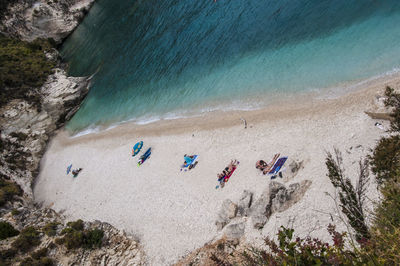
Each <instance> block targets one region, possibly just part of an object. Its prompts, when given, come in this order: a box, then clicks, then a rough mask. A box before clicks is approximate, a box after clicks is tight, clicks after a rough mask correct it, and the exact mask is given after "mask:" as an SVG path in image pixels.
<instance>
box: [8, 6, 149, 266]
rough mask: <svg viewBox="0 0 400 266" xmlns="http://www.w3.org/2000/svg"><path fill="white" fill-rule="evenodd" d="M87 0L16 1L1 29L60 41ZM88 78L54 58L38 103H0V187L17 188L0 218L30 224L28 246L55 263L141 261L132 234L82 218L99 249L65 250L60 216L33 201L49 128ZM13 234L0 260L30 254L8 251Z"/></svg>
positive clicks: (37, 91)
mask: <svg viewBox="0 0 400 266" xmlns="http://www.w3.org/2000/svg"><path fill="white" fill-rule="evenodd" d="M92 3H93V0H83V1H78V0H58V1H56V0H54V2H53V1H47V2H45V1H30V0H28V1H19V2H17V3H15V4H13V5H12V6H10V7H9V10H8V12H6V15H5V16H4V17H3V18H2V21H1V23H2V25H1V26H0V29H1V31H2V32H3V33H6V34H8V35H11V36H14V37H17V38H21V39H23V40H27V41H31V40H33V39H35V38H53V39H54V40H56V41H57V42H61V41H62V40H63V39H64V38H65V37H66V36H67V35H68V34H70V33H71V31H72V30H73V29H74V28H75V27H76V26H77V25H78V22H79V21H80V20H81V19H82V18H83V16H84V14H85V13H86V12H87V11H88V10H89V8H90V6H91V4H92ZM46 56H48V57H51V58H57V57H58V52H57V51H55V50H53V51H52V52H48V54H46ZM89 83H90V79H89V78H87V77H68V76H67V74H66V72H65V71H64V70H63V69H62V66H61V64H60V63H58V65H57V67H56V68H55V69H54V73H53V74H51V75H50V76H49V77H48V78H47V81H46V82H45V83H44V85H43V86H42V87H40V88H32V89H31V91H30V93H31V94H34V96H35V97H37V98H39V99H40V104H39V106H38V105H37V104H36V105H35V104H33V103H31V102H29V101H27V100H26V99H18V98H17V99H14V100H12V101H10V102H8V103H7V104H6V105H4V106H2V107H1V108H0V147H1V149H0V177H1V182H3V183H1V184H0V188H1V187H2V186H4V184H6V183H7V184H8V183H9V182H15V183H16V184H18V185H19V187H20V188H21V190H22V193H16V194H15V195H14V196H11V198H12V199H10V198H7V201H6V202H5V204H3V205H1V204H0V222H8V223H10V224H11V225H12V226H13V227H14V228H16V229H17V230H20V231H21V230H23V229H25V228H27V227H30V226H32V227H34V228H35V229H36V230H37V231H38V232H39V239H40V244H37V245H32V247H30V249H29V251H32V252H34V251H37V250H40V249H46V250H47V254H46V256H47V257H49V258H50V259H53V261H56V262H57V264H58V265H72V264H76V265H121V264H123V265H134V264H139V265H140V264H144V262H145V256H144V253H143V251H142V249H141V247H140V245H139V244H138V242H137V241H136V240H135V239H133V238H132V237H130V236H127V235H126V234H125V233H124V232H122V231H120V230H118V229H116V228H114V227H112V226H111V225H109V224H107V223H102V222H98V221H96V222H85V223H84V229H85V230H92V229H94V228H97V229H100V230H102V231H103V232H104V237H103V238H102V241H101V242H102V244H101V247H100V248H96V249H83V248H74V249H73V250H72V251H71V250H69V249H67V248H66V245H63V244H60V243H57V240H56V239H57V238H60V239H61V238H62V237H63V236H65V233H62V231H63V230H64V229H66V230H68V228H67V227H68V225H67V224H66V221H65V217H63V216H62V215H61V214H59V213H56V212H55V211H53V210H51V209H49V208H43V207H41V206H38V205H37V204H35V202H34V200H33V198H34V196H33V193H32V186H33V184H34V180H35V177H36V176H37V174H38V172H39V167H40V160H41V158H42V156H43V154H44V152H45V149H46V145H47V143H48V141H49V139H50V138H51V136H52V135H53V134H54V132H55V131H56V130H57V129H58V128H60V127H62V126H63V125H64V123H65V121H67V120H69V119H70V118H71V117H72V115H73V114H74V113H75V112H76V111H77V110H78V109H79V105H80V103H81V102H82V100H83V99H84V98H85V96H86V94H87V93H88V91H89ZM4 182H6V183H4ZM0 192H1V193H3V190H2V191H0ZM1 193H0V194H1ZM7 193H8V192H7ZM10 193H11V192H10ZM0 196H2V197H3V196H4V193H3V195H0ZM48 225H54V234H52V235H48V234H47V233H46V230H47V229H46V226H47V227H48ZM64 231H65V230H64ZM16 238H17V237H10V238H7V239H5V240H0V257H5V256H3V255H4V254H7V256H8V255H9V254H14V253H15V252H16V253H15V256H14V255H10V258H0V264H2V263H4V262H5V263H6V264H16V263H18V262H19V261H22V260H23V259H26V258H27V256H28V255H29V253H28V252H21V251H18V250H17V251H15V249H14V251H12V252H11V251H10V250H12V243H13V242H15V240H16ZM56 243H57V244H56ZM30 254H33V253H30ZM33 256H34V255H32V257H33ZM4 260H5V261H4Z"/></svg>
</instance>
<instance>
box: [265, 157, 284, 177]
mask: <svg viewBox="0 0 400 266" xmlns="http://www.w3.org/2000/svg"><path fill="white" fill-rule="evenodd" d="M279 156H280V153H277V154H275V155H274V158H272V160H271V162H270V163H269V164H267V167H265V168H264V169H262V172H263V174H264V175H266V174H268V172H269V171H270V170H271V169H272V167H273V166H274V164H275V163H276V161H277V160H278V158H279Z"/></svg>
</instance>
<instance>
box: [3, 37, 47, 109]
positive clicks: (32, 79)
mask: <svg viewBox="0 0 400 266" xmlns="http://www.w3.org/2000/svg"><path fill="white" fill-rule="evenodd" d="M51 48H52V46H51V44H50V42H49V41H48V40H43V39H37V40H35V41H33V42H24V41H21V40H18V39H14V38H9V37H6V36H4V35H1V34H0V107H1V106H3V105H5V104H6V103H7V102H9V101H11V100H13V99H25V100H27V101H28V102H30V103H34V104H35V105H36V106H37V107H39V106H40V96H39V94H38V93H34V92H33V91H32V90H33V89H35V88H40V87H41V86H42V85H43V83H44V82H45V81H46V79H47V77H48V75H49V74H51V73H52V69H53V68H54V67H55V62H53V61H51V60H49V59H48V58H47V57H46V55H45V53H44V52H45V51H46V50H49V49H51Z"/></svg>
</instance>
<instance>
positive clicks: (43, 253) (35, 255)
mask: <svg viewBox="0 0 400 266" xmlns="http://www.w3.org/2000/svg"><path fill="white" fill-rule="evenodd" d="M46 255H47V248H41V249H39V250H37V251H35V252H33V253H32V254H31V257H32V258H33V259H35V260H39V259H40V258H42V257H46Z"/></svg>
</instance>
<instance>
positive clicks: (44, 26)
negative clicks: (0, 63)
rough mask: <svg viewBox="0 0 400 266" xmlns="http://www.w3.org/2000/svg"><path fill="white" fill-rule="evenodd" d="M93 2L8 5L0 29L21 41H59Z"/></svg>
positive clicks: (55, 0)
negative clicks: (50, 39) (47, 39)
mask: <svg viewBox="0 0 400 266" xmlns="http://www.w3.org/2000/svg"><path fill="white" fill-rule="evenodd" d="M93 2H94V0H53V1H52V0H49V1H43V0H41V1H35V0H26V1H18V2H16V3H15V4H12V5H11V6H9V9H8V12H6V14H5V15H4V17H3V18H2V20H1V24H2V26H1V28H0V30H1V31H2V32H4V33H8V34H10V35H12V36H15V37H19V38H21V39H22V40H25V41H32V40H34V39H36V38H53V39H54V40H55V41H56V42H61V41H62V40H63V39H64V38H65V37H67V36H68V35H69V34H70V33H71V32H72V31H73V30H74V29H75V27H76V26H77V25H78V24H79V22H80V21H81V20H82V19H83V17H84V16H85V14H86V13H87V12H88V11H89V9H90V7H91V6H92V4H93Z"/></svg>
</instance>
